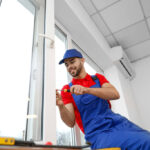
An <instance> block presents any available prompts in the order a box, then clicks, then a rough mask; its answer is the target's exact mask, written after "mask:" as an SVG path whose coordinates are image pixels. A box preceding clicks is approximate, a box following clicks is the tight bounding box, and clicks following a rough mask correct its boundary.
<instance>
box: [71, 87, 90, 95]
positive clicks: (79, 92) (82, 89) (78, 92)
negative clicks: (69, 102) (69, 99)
mask: <svg viewBox="0 0 150 150" xmlns="http://www.w3.org/2000/svg"><path fill="white" fill-rule="evenodd" d="M87 89H88V88H86V87H83V86H81V85H73V86H72V87H71V88H70V92H71V93H72V94H76V95H82V94H85V93H87Z"/></svg>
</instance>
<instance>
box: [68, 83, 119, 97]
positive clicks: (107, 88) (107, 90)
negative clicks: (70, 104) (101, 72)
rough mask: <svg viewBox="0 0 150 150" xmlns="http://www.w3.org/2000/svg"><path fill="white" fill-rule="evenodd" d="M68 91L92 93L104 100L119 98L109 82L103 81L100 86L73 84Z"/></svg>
mask: <svg viewBox="0 0 150 150" xmlns="http://www.w3.org/2000/svg"><path fill="white" fill-rule="evenodd" d="M70 91H71V93H74V94H76V95H82V94H92V95H95V96H97V97H100V98H102V99H106V100H115V99H119V98H120V95H119V93H118V91H117V90H116V88H115V87H114V86H113V85H111V84H110V83H104V84H103V85H102V87H101V88H87V87H83V86H81V85H73V86H72V87H71V88H70Z"/></svg>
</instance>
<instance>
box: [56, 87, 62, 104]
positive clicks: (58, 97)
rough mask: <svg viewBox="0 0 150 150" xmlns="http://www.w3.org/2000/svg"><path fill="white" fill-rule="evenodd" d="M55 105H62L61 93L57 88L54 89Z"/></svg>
mask: <svg viewBox="0 0 150 150" xmlns="http://www.w3.org/2000/svg"><path fill="white" fill-rule="evenodd" d="M56 105H57V106H59V107H61V106H64V103H63V101H62V97H61V94H60V93H59V92H58V91H57V90H56Z"/></svg>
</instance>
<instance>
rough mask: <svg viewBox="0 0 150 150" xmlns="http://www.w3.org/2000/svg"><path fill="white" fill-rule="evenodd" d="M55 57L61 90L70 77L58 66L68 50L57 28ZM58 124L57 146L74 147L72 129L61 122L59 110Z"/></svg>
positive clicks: (57, 111)
mask: <svg viewBox="0 0 150 150" xmlns="http://www.w3.org/2000/svg"><path fill="white" fill-rule="evenodd" d="M55 34H56V35H55V52H56V53H55V56H56V58H55V59H56V89H61V88H62V87H63V86H64V85H65V84H67V83H68V75H67V70H66V68H65V66H64V65H63V64H62V65H58V63H59V61H60V60H61V59H62V58H63V55H64V53H65V50H66V48H67V37H66V35H64V34H63V33H62V32H61V31H60V30H59V29H58V28H57V27H56V30H55ZM56 118H57V119H56V123H57V144H58V145H72V138H73V135H72V129H71V128H70V127H67V126H66V125H65V123H63V121H62V120H61V117H60V113H59V109H58V107H57V109H56Z"/></svg>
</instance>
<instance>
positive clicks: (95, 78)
mask: <svg viewBox="0 0 150 150" xmlns="http://www.w3.org/2000/svg"><path fill="white" fill-rule="evenodd" d="M91 78H92V79H93V81H94V82H96V83H98V84H99V85H100V87H101V84H100V82H99V79H98V77H97V76H96V75H91Z"/></svg>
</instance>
